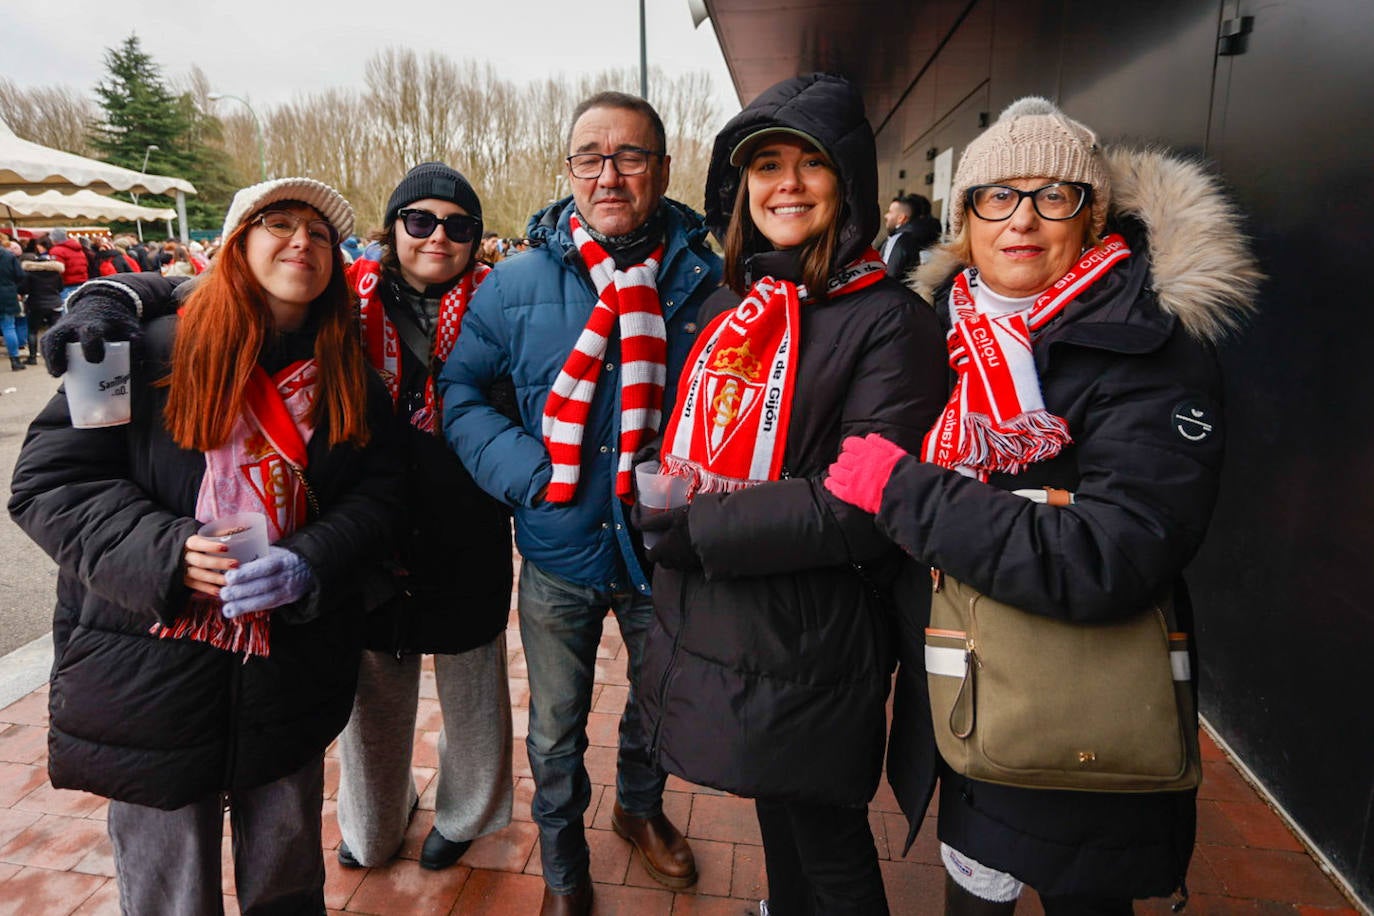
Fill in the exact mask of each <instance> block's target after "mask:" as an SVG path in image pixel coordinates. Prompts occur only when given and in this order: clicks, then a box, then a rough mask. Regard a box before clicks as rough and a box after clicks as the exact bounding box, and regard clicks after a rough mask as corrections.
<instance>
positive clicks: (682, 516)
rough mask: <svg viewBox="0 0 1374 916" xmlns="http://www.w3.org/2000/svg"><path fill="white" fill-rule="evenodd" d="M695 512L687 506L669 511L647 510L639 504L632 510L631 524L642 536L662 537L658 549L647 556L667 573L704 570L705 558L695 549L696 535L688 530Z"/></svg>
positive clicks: (654, 547) (656, 545) (657, 543)
mask: <svg viewBox="0 0 1374 916" xmlns="http://www.w3.org/2000/svg"><path fill="white" fill-rule="evenodd" d="M691 508H692V507H691V505H686V506H678V507H677V508H675V509H668V510H666V511H665V510H663V509H645V508H644V507H643V506H641V505H639V503H635V505H634V508H633V509H631V510H630V523H631V524H632V525H634V526H635V527H636V528H638V529H639V530H640V532H641V533H651V534H657V535H658V540H657V541H655V542H654V545H653V546H652V547H649V548H647V549H646V550H645V552H644V556H645V557H646V558H647V559H648V561H649V562H650V563H653V564H654V565H655V566H662V567H663V568H665V569H679V570H689V569H701V557H699V556H697V551H696V548H695V547H693V546H692V535H691V532H690V531H689V530H688V527H687V512H688V510H689V509H691ZM650 540H653V538H650Z"/></svg>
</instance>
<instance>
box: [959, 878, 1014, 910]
mask: <svg viewBox="0 0 1374 916" xmlns="http://www.w3.org/2000/svg"><path fill="white" fill-rule="evenodd" d="M1015 911H1016V901H1015V900H1008V901H1007V902H1006V903H996V902H994V901H992V900H984V899H983V898H982V897H979V896H977V895H976V894H970V893H969V892H968V891H966V890H964V889H963V888H962V887H960V886H959V885H957V884H955V883H954V879H953V878H951V877H950V876H949V872H945V916H1012V913H1014V912H1015Z"/></svg>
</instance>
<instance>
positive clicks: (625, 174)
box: [567, 146, 663, 178]
mask: <svg viewBox="0 0 1374 916" xmlns="http://www.w3.org/2000/svg"><path fill="white" fill-rule="evenodd" d="M651 156H658V157H659V158H660V159H661V158H663V154H662V153H656V152H654V151H653V150H650V149H639V148H638V147H633V146H632V147H629V148H627V149H621V150H616V151H615V152H614V153H573V154H572V155H571V156H569V157H568V160H567V161H568V171H570V172H572V177H574V178H600V177H601V173H602V171H604V170H605V168H606V160H607V159H609V160H611V161H612V162H614V163H615V170H616V172H617V173H618V174H619V175H620V176H621V177H622V178H629V177H631V176H633V175H643V174H644V173H645V172H646V171H648V170H649V157H651Z"/></svg>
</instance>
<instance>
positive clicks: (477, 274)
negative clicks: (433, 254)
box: [348, 258, 491, 432]
mask: <svg viewBox="0 0 1374 916" xmlns="http://www.w3.org/2000/svg"><path fill="white" fill-rule="evenodd" d="M489 273H491V268H490V267H488V266H487V265H486V264H474V265H473V267H472V269H471V270H469V271H467V272H466V273H465V274H463V276H462V278H461V279H460V280H459V281H458V282H457V283H456V284H454V286H453V288H452V289H450V290H449V291H448V292H446V293H444V297H443V298H442V299H441V300H439V326H438V327H437V328H435V330H434V350H433V353H432V354H431V356H432V361H433V365H432V366H430V367H426V368H428V369H430V370H431V371H430V372H429V376H428V377H427V378H426V379H425V405H424V407H422V408H421V409H420V410H417V411H415V413H413V414H412V415H411V417H410V422H411V424H412V425H414V426H416V427H417V428H419V429H421V430H424V431H425V432H434V429H435V426H436V424H437V422H438V419H439V415H440V413H441V411H440V409H439V396H438V392H437V391H436V389H435V387H434V374H435V369H437V367H438V366H441V365H443V363H444V361H445V360H446V359H448V356H449V354H450V353H452V352H453V347H454V345H455V344H457V343H458V332H459V331H460V330H462V327H463V314H464V313H465V312H466V311H467V308H468V303H469V302H471V301H472V294H473V293H474V292H476V290H477V287H478V286H480V285H481V283H482V281H483V280H485V279H486V278H487V274H489ZM348 277H349V281H350V282H351V283H352V284H353V288H354V290H355V291H356V292H357V294H358V319H359V321H360V322H361V323H362V332H363V350H364V352H365V353H366V354H367V361H368V362H369V363H371V365H372V368H374V369H376V370H377V374H378V375H380V376H381V377H382V381H383V382H385V383H386V390H387V391H389V392H390V393H391V403H392V406H395V405H396V404H397V403H398V401H399V400H400V396H401V341H400V337H399V335H398V334H397V332H396V325H395V323H394V322H392V320H391V318H390V317H389V316H388V315H387V313H386V306H385V305H384V304H383V303H382V297H381V295H380V294H379V293H378V291H377V290H378V287H379V286H380V285H381V281H382V265H381V263H380V262H379V261H376V260H373V259H372V258H359V259H358V260H356V261H354V262H353V264H352V265H351V266H350V267H349V274H348Z"/></svg>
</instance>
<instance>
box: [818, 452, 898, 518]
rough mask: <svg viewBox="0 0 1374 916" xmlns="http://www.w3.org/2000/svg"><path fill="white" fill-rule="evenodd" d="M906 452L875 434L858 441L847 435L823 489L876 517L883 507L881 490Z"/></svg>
mask: <svg viewBox="0 0 1374 916" xmlns="http://www.w3.org/2000/svg"><path fill="white" fill-rule="evenodd" d="M906 455H907V452H906V450H905V449H903V448H901V447H900V446H898V445H893V444H892V443H891V442H889V441H887V440H886V439H884V438H883V437H882V436H880V435H878V434H877V433H869V434H868V435H867V436H864V437H863V438H862V439H860V438H859V437H858V436H850V437H848V438H847V439H845V440H844V442H843V443H842V444H841V447H840V457H839V458H837V459H836V460H835V463H834V464H832V465H831V466H830V475H829V476H828V477H826V479H825V488H826V489H827V490H829V491H830V492H831V493H833V494H835V496H837V497H839V498H840V499H842V500H844V501H845V502H847V503H849V504H851V505H854V506H858V507H859V508H860V509H862V510H864V511H865V512H871V513H873V514H875V515H876V514H877V512H878V507H879V506H881V505H882V504H883V488H884V487H886V486H887V479H888V478H889V477H891V476H892V469H893V468H894V467H896V466H897V462H898V461H900V460H901V459H903V458H905V457H906Z"/></svg>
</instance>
